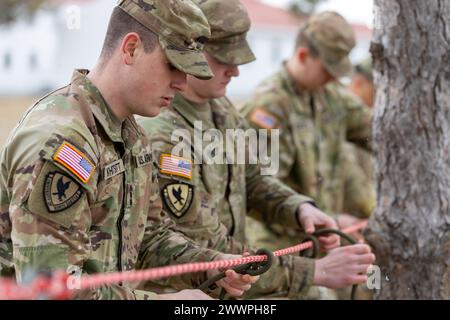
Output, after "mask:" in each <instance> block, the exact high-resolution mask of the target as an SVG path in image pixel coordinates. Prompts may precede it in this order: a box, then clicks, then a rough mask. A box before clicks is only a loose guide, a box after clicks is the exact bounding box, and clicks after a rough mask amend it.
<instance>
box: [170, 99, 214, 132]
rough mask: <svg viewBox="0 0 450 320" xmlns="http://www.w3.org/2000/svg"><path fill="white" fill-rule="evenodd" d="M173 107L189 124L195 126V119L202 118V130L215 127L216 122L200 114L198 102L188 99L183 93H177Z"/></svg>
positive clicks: (199, 119)
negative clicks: (205, 118) (197, 106)
mask: <svg viewBox="0 0 450 320" xmlns="http://www.w3.org/2000/svg"><path fill="white" fill-rule="evenodd" d="M207 103H208V104H210V107H211V112H213V111H214V110H213V106H212V104H211V102H210V101H208V102H207ZM172 107H173V108H174V109H175V110H176V111H177V112H178V113H179V114H180V115H181V116H182V117H183V118H184V119H186V121H187V122H189V124H190V125H191V126H192V127H194V122H195V121H201V120H202V131H206V130H208V129H211V128H214V127H215V126H214V124H213V123H212V122H211V121H207V122H206V123H205V120H204V119H202V117H200V116H199V113H198V109H197V108H196V103H194V102H191V101H188V100H187V99H186V98H185V97H183V96H182V95H181V94H179V93H177V94H176V95H175V98H174V100H173V103H172Z"/></svg>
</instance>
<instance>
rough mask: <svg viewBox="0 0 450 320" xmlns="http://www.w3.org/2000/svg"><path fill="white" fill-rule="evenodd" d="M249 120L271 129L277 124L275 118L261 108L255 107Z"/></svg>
mask: <svg viewBox="0 0 450 320" xmlns="http://www.w3.org/2000/svg"><path fill="white" fill-rule="evenodd" d="M250 120H251V121H253V122H254V123H256V124H257V125H258V126H260V127H263V128H265V129H273V128H275V127H276V126H277V124H278V120H277V118H275V117H274V116H273V115H271V114H270V113H268V112H266V111H264V110H262V109H256V110H255V111H254V112H253V113H252V115H251V117H250Z"/></svg>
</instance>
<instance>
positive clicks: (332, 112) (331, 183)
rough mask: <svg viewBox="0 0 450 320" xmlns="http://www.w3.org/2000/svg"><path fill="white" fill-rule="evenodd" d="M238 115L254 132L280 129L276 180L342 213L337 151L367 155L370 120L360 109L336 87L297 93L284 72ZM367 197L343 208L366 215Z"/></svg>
mask: <svg viewBox="0 0 450 320" xmlns="http://www.w3.org/2000/svg"><path fill="white" fill-rule="evenodd" d="M242 112H243V114H244V115H245V116H246V118H247V120H248V121H249V123H250V125H251V126H253V127H255V128H266V129H280V167H279V171H278V177H279V178H281V179H282V180H283V181H285V182H286V183H287V184H288V185H289V186H291V187H292V188H293V189H295V190H296V191H297V192H300V193H302V194H305V195H308V196H310V197H312V198H314V200H315V201H316V203H317V204H318V206H319V208H321V209H322V210H325V211H328V212H334V213H341V212H343V208H344V201H345V200H344V197H345V195H344V194H343V193H344V192H343V191H344V190H345V188H344V183H345V180H346V179H348V176H350V177H351V175H352V168H347V169H343V166H342V165H341V163H342V162H343V161H344V160H345V158H346V155H345V152H343V151H342V150H343V149H342V148H343V144H344V142H345V141H350V142H354V143H356V144H358V145H360V146H362V147H365V148H367V149H370V137H371V119H372V115H371V112H370V111H369V110H368V109H367V108H366V107H365V106H363V105H361V104H360V103H358V102H357V101H356V100H355V99H353V98H352V96H351V95H349V94H348V93H347V92H346V90H345V89H344V88H343V87H342V86H340V85H339V84H332V85H328V86H326V88H324V89H323V90H320V91H315V92H310V91H300V90H298V89H296V85H295V83H294V80H293V79H292V77H291V76H290V75H289V74H288V71H287V69H286V68H285V67H284V68H283V69H282V70H281V71H280V72H278V73H276V74H275V75H273V76H272V77H270V78H268V79H267V80H265V81H264V82H263V83H262V84H261V85H260V86H259V87H258V88H257V90H256V91H255V94H254V95H253V97H252V98H251V100H250V101H249V102H248V103H247V104H246V105H245V106H244V109H243V110H242ZM346 176H347V177H346ZM350 189H351V190H354V189H355V188H351V187H350ZM368 194H369V197H365V195H366V194H357V195H356V196H355V197H353V198H351V199H348V200H347V201H350V202H353V203H351V204H347V206H348V207H353V208H355V207H356V208H357V209H358V211H359V212H360V213H361V215H362V216H368V215H370V213H371V210H372V208H373V205H374V198H373V194H371V193H368Z"/></svg>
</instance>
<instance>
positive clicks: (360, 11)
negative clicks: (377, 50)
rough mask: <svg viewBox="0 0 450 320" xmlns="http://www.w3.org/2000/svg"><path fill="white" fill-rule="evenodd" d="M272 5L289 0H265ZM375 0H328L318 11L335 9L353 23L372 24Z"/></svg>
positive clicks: (283, 3)
mask: <svg viewBox="0 0 450 320" xmlns="http://www.w3.org/2000/svg"><path fill="white" fill-rule="evenodd" d="M263 1H264V2H267V3H269V4H272V5H278V6H285V5H286V4H287V3H288V2H289V0H263ZM372 5H373V0H327V1H325V2H324V3H322V4H321V5H320V6H319V7H318V11H319V12H320V11H324V10H334V11H337V12H339V13H340V14H342V15H343V16H344V17H345V18H346V19H347V20H349V21H350V22H353V23H360V24H366V25H368V26H372V20H373V12H372Z"/></svg>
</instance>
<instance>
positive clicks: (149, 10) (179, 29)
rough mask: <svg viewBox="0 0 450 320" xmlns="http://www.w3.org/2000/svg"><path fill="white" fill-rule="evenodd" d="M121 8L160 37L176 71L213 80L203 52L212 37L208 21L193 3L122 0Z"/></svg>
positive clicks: (183, 0)
mask: <svg viewBox="0 0 450 320" xmlns="http://www.w3.org/2000/svg"><path fill="white" fill-rule="evenodd" d="M118 6H119V7H120V8H121V9H122V10H124V11H125V12H126V13H128V14H129V15H130V16H132V17H133V18H134V19H136V20H137V21H138V22H140V23H141V24H142V25H144V26H145V27H147V28H148V29H150V30H151V31H153V32H154V33H156V34H157V35H158V36H159V43H160V44H161V47H162V48H163V50H164V52H165V53H166V56H167V59H169V61H170V62H171V63H172V64H173V65H174V66H175V67H176V68H177V69H179V70H181V71H183V72H185V73H187V74H190V75H193V76H195V77H197V78H200V79H210V78H212V77H213V73H212V71H211V69H210V68H209V65H208V62H207V60H206V57H205V56H204V54H203V53H202V50H203V49H204V44H205V43H206V42H207V41H208V38H209V37H210V35H211V33H210V29H209V25H208V21H207V20H206V17H205V16H204V15H203V13H202V12H201V10H200V9H199V8H198V6H197V5H196V4H195V3H193V2H192V1H191V0H119V3H118Z"/></svg>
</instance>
